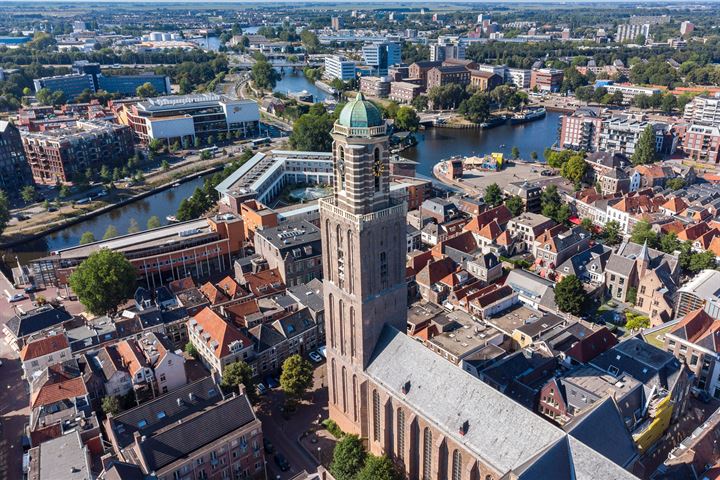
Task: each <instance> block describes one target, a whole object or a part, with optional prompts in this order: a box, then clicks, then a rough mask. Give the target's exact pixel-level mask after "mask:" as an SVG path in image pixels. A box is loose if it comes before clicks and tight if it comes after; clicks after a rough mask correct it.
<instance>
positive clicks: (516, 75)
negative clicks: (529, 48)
mask: <svg viewBox="0 0 720 480" xmlns="http://www.w3.org/2000/svg"><path fill="white" fill-rule="evenodd" d="M531 77H532V73H531V71H530V70H524V69H522V68H508V69H507V75H506V81H507V82H508V83H510V84H512V85H515V86H516V87H517V88H530V78H531Z"/></svg>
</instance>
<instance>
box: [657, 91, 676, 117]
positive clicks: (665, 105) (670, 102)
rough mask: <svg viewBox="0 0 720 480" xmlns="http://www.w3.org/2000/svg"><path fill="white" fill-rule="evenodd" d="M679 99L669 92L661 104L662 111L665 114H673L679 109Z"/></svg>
mask: <svg viewBox="0 0 720 480" xmlns="http://www.w3.org/2000/svg"><path fill="white" fill-rule="evenodd" d="M677 105H678V103H677V98H676V97H675V95H673V94H672V93H670V92H668V93H666V94H665V95H663V98H662V103H660V110H662V112H663V113H665V114H668V115H669V114H671V113H672V111H673V110H675V109H676V108H677Z"/></svg>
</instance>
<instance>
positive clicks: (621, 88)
mask: <svg viewBox="0 0 720 480" xmlns="http://www.w3.org/2000/svg"><path fill="white" fill-rule="evenodd" d="M604 87H605V89H606V90H607V92H608V93H610V94H613V93H615V92H620V93H622V96H623V102H625V103H630V102H631V101H632V100H633V99H634V98H635V97H636V96H638V95H646V96H648V97H650V96H652V95H659V94H661V93H662V90H660V89H659V88H652V87H636V86H635V85H616V84H609V85H605V86H604Z"/></svg>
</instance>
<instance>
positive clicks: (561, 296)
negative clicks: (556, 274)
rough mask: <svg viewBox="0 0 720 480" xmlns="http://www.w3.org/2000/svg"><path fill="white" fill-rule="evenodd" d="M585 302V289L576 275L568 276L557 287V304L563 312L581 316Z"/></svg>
mask: <svg viewBox="0 0 720 480" xmlns="http://www.w3.org/2000/svg"><path fill="white" fill-rule="evenodd" d="M584 300H585V289H584V288H583V286H582V282H580V279H579V278H577V277H576V276H575V275H568V276H567V277H565V278H563V279H562V280H560V281H559V282H558V283H557V285H555V303H557V306H558V308H559V309H560V311H561V312H566V313H571V314H573V315H579V314H580V312H582V304H583V301H584Z"/></svg>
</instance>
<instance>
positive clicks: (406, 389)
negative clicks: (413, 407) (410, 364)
mask: <svg viewBox="0 0 720 480" xmlns="http://www.w3.org/2000/svg"><path fill="white" fill-rule="evenodd" d="M400 390H401V391H402V393H403V395H407V393H408V392H409V391H410V380H408V381H407V382H405V383H404V384H403V385H402V387H400Z"/></svg>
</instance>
